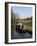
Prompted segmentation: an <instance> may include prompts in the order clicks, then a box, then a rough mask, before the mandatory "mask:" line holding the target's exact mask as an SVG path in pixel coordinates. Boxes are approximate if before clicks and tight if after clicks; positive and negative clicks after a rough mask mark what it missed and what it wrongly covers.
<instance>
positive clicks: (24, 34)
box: [5, 2, 36, 44]
mask: <svg viewBox="0 0 37 46" xmlns="http://www.w3.org/2000/svg"><path fill="white" fill-rule="evenodd" d="M34 42H36V4H35V3H21V2H5V43H6V44H15V43H34Z"/></svg>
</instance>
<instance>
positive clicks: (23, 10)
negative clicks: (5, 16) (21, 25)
mask: <svg viewBox="0 0 37 46" xmlns="http://www.w3.org/2000/svg"><path fill="white" fill-rule="evenodd" d="M11 8H12V9H13V11H14V13H16V14H19V18H21V19H24V18H27V17H31V16H32V7H18V6H12V7H11Z"/></svg>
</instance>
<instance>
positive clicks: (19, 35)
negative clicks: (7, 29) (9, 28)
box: [11, 31, 32, 39]
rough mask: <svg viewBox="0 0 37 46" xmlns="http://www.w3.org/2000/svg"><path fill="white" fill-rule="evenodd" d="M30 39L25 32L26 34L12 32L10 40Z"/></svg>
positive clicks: (29, 35) (30, 35) (28, 34)
mask: <svg viewBox="0 0 37 46" xmlns="http://www.w3.org/2000/svg"><path fill="white" fill-rule="evenodd" d="M27 38H32V34H30V33H28V32H26V33H18V32H15V31H14V32H12V33H11V39H27Z"/></svg>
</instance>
